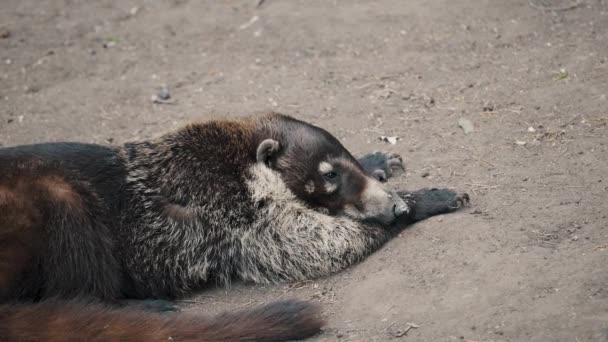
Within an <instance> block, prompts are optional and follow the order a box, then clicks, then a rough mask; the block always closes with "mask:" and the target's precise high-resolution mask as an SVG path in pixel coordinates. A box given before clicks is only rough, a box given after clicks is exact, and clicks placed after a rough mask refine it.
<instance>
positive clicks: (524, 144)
mask: <svg viewBox="0 0 608 342" xmlns="http://www.w3.org/2000/svg"><path fill="white" fill-rule="evenodd" d="M515 143H516V144H517V145H519V146H526V142H525V141H522V140H516V141H515Z"/></svg>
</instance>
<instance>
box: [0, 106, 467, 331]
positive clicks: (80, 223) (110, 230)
mask: <svg viewBox="0 0 608 342" xmlns="http://www.w3.org/2000/svg"><path fill="white" fill-rule="evenodd" d="M395 160H399V161H400V159H399V158H396V157H395V156H394V155H389V154H380V155H378V154H376V157H374V158H363V159H361V160H357V159H356V158H355V157H353V156H352V155H351V154H350V153H349V152H348V151H347V150H346V149H345V148H344V146H342V144H340V142H339V141H338V140H337V139H336V138H335V137H334V136H332V135H331V134H330V133H328V132H327V131H325V130H323V129H321V128H318V127H315V126H313V125H310V124H308V123H306V122H303V121H300V120H297V119H294V118H292V117H289V116H285V115H281V114H276V113H271V114H267V115H261V116H254V117H248V118H244V119H241V120H234V121H226V120H218V121H209V122H203V123H195V124H191V125H188V126H185V127H183V128H181V129H178V130H176V131H174V132H170V133H168V134H165V135H163V136H161V137H159V138H156V139H151V140H147V141H139V142H132V143H127V144H124V145H122V146H114V147H106V146H98V145H87V144H78V143H49V144H39V145H29V146H18V147H12V148H6V149H0V302H12V301H19V302H26V303H27V302H32V301H34V302H38V301H41V300H42V301H43V302H42V303H41V304H35V305H33V306H32V305H25V306H23V304H20V305H19V306H3V307H1V308H0V318H5V319H0V337H5V336H12V335H8V334H9V332H8V331H9V330H10V329H13V328H12V325H11V324H16V325H19V324H25V323H24V322H25V321H27V319H25V318H24V319H23V320H15V317H16V316H15V315H17V316H18V315H22V316H18V317H29V316H27V314H25V313H24V312H26V313H27V312H29V313H31V314H32V315H33V316H31V317H34V318H36V317H40V318H41V319H42V318H44V317H47V318H44V319H48V317H49V315H60V316H61V315H65V318H66V322H67V321H70V322H73V323H72V324H73V325H76V326H77V325H78V324H80V323H77V322H80V321H82V320H87V319H88V321H87V322H90V320H91V319H93V318H94V319H95V320H97V321H99V325H102V324H104V322H107V321H108V320H110V321H112V320H116V319H118V318H116V317H119V316H120V315H123V314H125V315H131V316H129V317H135V316H137V317H141V322H140V323H141V324H143V325H145V324H147V323H146V322H152V323H150V324H163V326H166V327H167V330H166V331H165V330H163V332H162V333H160V332H159V334H158V335H156V336H158V337H159V338H160V339H162V338H164V339H165V340H166V337H167V336H166V334H177V333H179V332H180V331H181V330H182V329H185V331H189V332H191V333H192V334H194V335H192V336H196V338H192V340H203V339H204V338H207V337H208V336H220V335H209V334H210V330H209V329H210V328H205V329H207V330H205V329H203V328H202V327H203V326H205V324H206V323H205V324H203V323H202V322H203V321H204V322H209V321H208V320H203V319H202V318H200V317H189V318H188V319H185V320H184V321H181V318H177V316H179V317H181V314H175V315H171V318H162V317H159V316H155V314H143V313H141V315H140V314H137V315H135V314H129V313H124V312H123V311H121V310H116V309H104V308H103V307H99V306H98V305H83V304H82V303H72V304H70V303H62V304H56V305H55V304H53V303H49V302H48V301H46V300H48V299H51V298H53V299H56V298H62V299H72V298H95V299H97V300H101V301H102V302H106V303H113V302H115V301H117V300H120V299H124V298H136V299H174V298H179V297H183V296H187V295H190V294H192V293H193V292H194V291H197V290H199V289H201V288H202V287H203V286H204V285H206V284H209V283H220V284H225V283H228V282H230V281H231V280H232V279H238V280H242V281H251V282H256V283H271V282H281V281H294V280H303V279H310V278H315V277H322V276H326V275H329V274H331V273H334V272H337V271H339V270H341V269H343V268H345V267H347V266H349V265H351V264H353V263H356V262H358V261H359V260H361V259H362V258H364V257H365V256H366V255H368V254H369V253H371V252H373V251H374V250H376V249H377V248H379V247H380V246H381V245H382V244H383V243H384V242H385V241H387V240H388V239H389V238H391V237H392V236H394V234H395V232H396V231H398V230H399V229H400V227H401V228H402V227H403V226H404V225H405V224H407V223H411V222H414V221H417V220H421V219H424V218H426V217H428V216H430V215H435V214H440V213H444V212H449V211H452V210H455V209H457V208H458V207H460V206H461V205H462V204H463V203H464V202H466V201H467V200H468V197H466V196H465V195H460V194H456V193H454V192H451V191H448V190H436V189H431V190H421V191H418V192H412V193H408V192H395V191H392V190H389V189H388V188H387V187H386V186H385V185H384V184H382V183H381V182H380V181H379V180H378V179H377V178H378V177H376V175H378V174H384V175H387V174H388V175H390V172H389V169H390V167H391V166H394V165H395V164H400V163H399V162H395ZM398 166H399V165H398ZM383 169H384V170H383ZM377 171H383V172H377ZM54 305H55V306H54ZM57 305H58V306H57ZM58 307H61V308H64V309H65V310H64V309H57V308H58ZM87 308H89V309H87ZM260 310H261V311H260ZM260 310H258V311H255V310H254V311H252V312H246V313H242V316H238V315H239V314H234V315H237V316H230V315H228V316H225V317H230V320H231V322H232V320H236V322H237V323H234V322H232V323H231V324H232V326H233V327H234V329H233V330H234V331H240V330H239V329H241V328H242V329H243V330H242V336H243V337H242V338H243V339H244V338H246V337H247V336H249V337H251V336H258V335H256V334H261V335H259V336H262V335H264V334H266V335H268V336H270V335H271V331H275V330H276V332H277V333H276V336H277V337H275V339H270V338H268V340H285V339H287V337H286V336H288V337H289V338H294V337H293V336H297V337H298V338H302V337H306V336H309V335H311V334H314V333H315V332H317V331H318V330H319V328H320V326H321V321H320V320H319V319H317V318H315V317H316V315H317V311H316V309H314V308H313V307H311V306H309V304H305V303H292V304H286V305H282V304H277V306H274V307H269V308H267V310H266V311H264V310H262V309H260ZM36 312H38V313H39V314H36ZM265 312H266V313H265ZM268 312H272V314H267V313H268ZM36 315H38V316H36ZM45 315H46V316H45ZM70 315H71V316H70ZM87 315H88V316H87ZM138 315H139V316H138ZM79 317H81V318H79ZM87 317H88V318H87ZM113 317H114V318H113ZM174 317H175V319H174ZM222 317H223V316H222ZM235 317H237V318H235ZM34 318H33V319H34ZM217 320H218V321H217V322H222V319H221V318H217ZM6 322H12V323H6ZM27 322H29V323H33V322H30V321H27ZM159 322H160V323H159ZM178 322H179V323H178ZM184 322H191V323H192V324H195V322H196V324H198V325H199V326H200V327H201V328H195V327H191V326H187V324H189V323H184ZM212 322H216V321H213V320H212ZM243 322H248V324H249V325H246V324H245V323H243ZM299 323H301V325H298V324H299ZM66 324H67V323H66ZM83 324H84V323H83ZM95 324H97V323H94V324H93V325H95ZM218 324H219V323H218ZM218 324H216V325H218ZM273 324H274V325H273ZM33 325H36V324H35V323H33ZM45 326H46V325H45ZM212 326H213V325H212ZM245 326H247V327H249V328H246V327H245ZM288 326H294V327H295V326H298V328H297V329H295V328H294V329H295V330H293V331H292V333H293V334H295V335H288V334H286V333H284V332H283V333H279V331H286V330H289V329H287V328H286V327H288ZM244 327H245V328H244ZM271 327H273V328H271ZM279 327H280V328H279ZM54 328H57V329H59V330H58V332H56V333H61V331H62V330H61V329H67V328H68V327H67V326H66V327H54ZM216 328H217V327H216ZM49 329H50V328H49ZM72 329H73V327H72ZM121 329H122V328H121ZM214 329H215V328H214ZM256 329H257V330H256ZM273 329H275V330H273ZM298 329H299V330H298ZM17 330H19V329H17ZM212 330H213V329H212ZM216 330H217V329H216ZM19 331H21V330H19ZM79 331H80V330H79ZM92 331H94V329H92V327H90V326H87V328H86V329H84V330H82V333H83V334H85V335H82V336H83V337H85V336H91V335H90V334H93V332H92ZM120 331H125V330H124V329H122V330H120ZM218 331H221V333H226V334H227V332H226V331H225V329H224V330H221V329H220V330H218ZM42 333H44V332H42ZM49 333H50V332H49ZM54 333H55V332H54ZM3 334H4V335H3ZM86 334H89V335H86ZM125 334H126V333H125ZM132 334H133V332H131V335H125V336H133V335H132ZM197 334H198V335H197ZM266 335H264V336H266ZM170 336H171V335H169V337H170ZM222 336H224V335H222ZM225 336H234V335H225ZM6 339H8V338H6ZM17 339H18V338H17ZM8 340H10V339H8ZM142 340H144V339H143V338H142ZM261 340H264V339H261Z"/></svg>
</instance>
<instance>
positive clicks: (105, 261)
mask: <svg viewBox="0 0 608 342" xmlns="http://www.w3.org/2000/svg"><path fill="white" fill-rule="evenodd" d="M66 172H67V171H65V170H63V169H61V168H60V167H58V165H55V164H52V163H47V162H44V161H40V160H36V159H21V160H18V161H9V162H6V163H5V164H4V165H2V168H0V193H2V194H0V196H2V198H1V199H0V263H2V266H0V269H1V270H0V271H1V272H3V273H4V274H3V275H2V276H3V277H4V278H7V277H9V275H8V274H9V271H8V270H12V271H11V272H12V273H13V275H12V276H11V277H13V278H12V279H13V280H14V281H19V286H18V289H16V290H15V289H13V290H14V291H12V293H11V297H12V298H17V299H25V298H27V299H45V298H49V297H61V298H74V297H80V296H84V297H92V298H98V299H101V300H112V299H114V298H116V297H118V296H119V294H120V292H119V291H120V281H121V278H120V277H121V272H120V268H119V264H118V261H117V260H116V257H115V248H114V242H113V238H112V237H111V235H110V232H109V227H108V219H107V217H108V215H107V213H106V212H105V209H104V207H103V205H102V204H101V203H100V200H99V198H98V197H97V196H96V195H95V193H94V191H93V190H92V189H91V187H90V186H88V184H87V183H86V182H81V181H78V176H77V175H75V174H69V175H68V174H66Z"/></svg>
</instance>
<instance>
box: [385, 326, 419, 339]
mask: <svg viewBox="0 0 608 342" xmlns="http://www.w3.org/2000/svg"><path fill="white" fill-rule="evenodd" d="M406 324H407V326H406V327H405V328H398V329H394V328H392V329H389V331H388V332H389V334H390V335H391V336H393V337H395V338H399V337H403V336H406V335H407V333H408V332H409V331H410V330H412V329H418V328H420V326H419V325H418V324H416V323H410V322H408V323H406Z"/></svg>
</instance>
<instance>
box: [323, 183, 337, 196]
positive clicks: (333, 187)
mask: <svg viewBox="0 0 608 342" xmlns="http://www.w3.org/2000/svg"><path fill="white" fill-rule="evenodd" d="M337 188H338V186H337V185H336V184H331V183H325V192H327V193H328V194H331V193H332V192H334V191H336V189H337Z"/></svg>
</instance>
